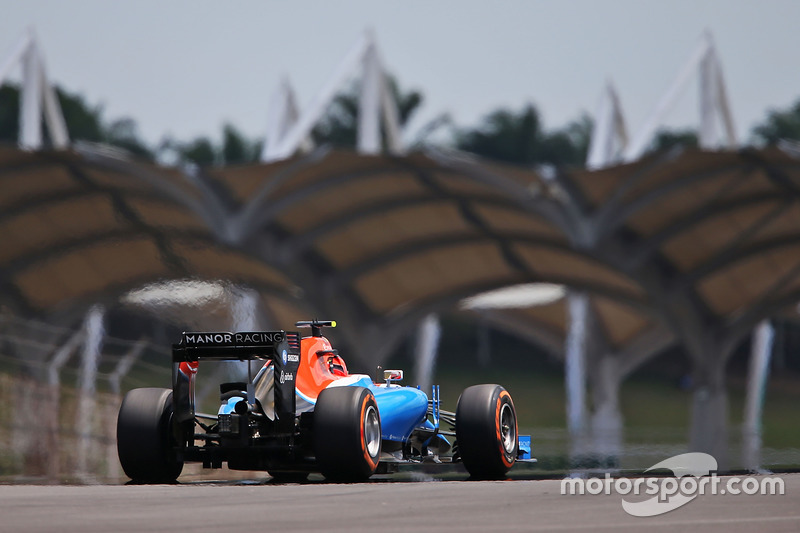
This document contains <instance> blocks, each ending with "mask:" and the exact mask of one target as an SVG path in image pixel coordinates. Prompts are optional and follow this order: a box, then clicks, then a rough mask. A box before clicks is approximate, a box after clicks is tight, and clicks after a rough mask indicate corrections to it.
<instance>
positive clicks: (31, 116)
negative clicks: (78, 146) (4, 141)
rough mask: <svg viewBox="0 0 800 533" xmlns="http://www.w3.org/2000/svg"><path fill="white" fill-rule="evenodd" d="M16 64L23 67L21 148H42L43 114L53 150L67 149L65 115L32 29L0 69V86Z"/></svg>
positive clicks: (20, 112) (67, 139)
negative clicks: (49, 79)
mask: <svg viewBox="0 0 800 533" xmlns="http://www.w3.org/2000/svg"><path fill="white" fill-rule="evenodd" d="M17 65H20V66H21V67H22V86H21V94H20V107H19V141H18V142H19V145H20V147H21V148H23V149H26V150H38V149H41V148H42V145H43V137H42V125H41V118H42V115H43V114H44V119H45V122H46V124H47V130H48V133H49V134H50V139H51V141H52V143H53V147H55V148H57V149H61V150H63V149H66V148H67V147H68V146H69V134H68V133H67V126H66V123H65V122H64V115H63V113H62V111H61V106H60V104H59V103H58V97H57V95H56V92H55V90H54V89H53V87H52V85H51V84H50V82H49V81H48V78H47V71H46V69H45V64H44V57H43V55H42V53H41V51H40V50H39V46H38V45H37V42H36V35H35V33H34V31H33V29H32V28H29V29H28V30H27V31H26V32H25V34H24V35H23V36H22V37H21V38H20V40H19V41H18V42H17V44H16V45H15V46H14V47H13V48H12V49H11V53H10V54H9V55H8V57H7V59H6V60H5V62H3V63H2V66H0V85H2V84H3V83H4V82H5V81H6V78H7V76H8V75H9V73H10V72H11V70H12V69H13V68H14V67H15V66H17Z"/></svg>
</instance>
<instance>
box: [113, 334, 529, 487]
mask: <svg viewBox="0 0 800 533" xmlns="http://www.w3.org/2000/svg"><path fill="white" fill-rule="evenodd" d="M296 326H297V327H298V328H311V335H310V336H309V337H305V338H302V339H301V338H300V336H299V335H298V334H297V333H296V332H286V331H267V332H240V333H228V332H211V333H184V334H183V338H182V340H181V342H180V343H179V344H175V345H173V348H172V354H173V357H172V360H173V372H172V374H173V379H172V390H170V389H158V388H144V389H134V390H132V391H130V392H129V393H128V394H127V395H126V396H125V398H124V400H123V402H122V406H121V407H120V411H119V418H118V420H117V450H118V453H119V460H120V463H121V464H122V468H123V470H124V471H125V474H127V475H128V477H130V478H131V479H133V480H134V481H137V482H144V483H160V482H171V481H174V480H175V479H176V478H177V477H178V475H179V474H180V473H181V470H182V468H183V464H184V462H185V461H192V462H201V463H202V464H203V466H204V467H206V468H221V466H222V463H223V462H227V464H228V468H230V469H234V470H263V471H267V472H269V474H270V475H271V476H272V477H274V478H277V479H279V480H286V481H293V480H294V481H296V480H302V479H305V477H307V476H308V473H309V472H321V473H322V474H323V475H324V476H325V478H326V479H331V480H339V481H360V480H365V479H367V478H368V477H370V476H371V475H372V474H373V473H375V472H376V471H377V472H380V473H388V472H394V471H396V470H397V468H398V465H399V464H402V463H414V462H428V463H442V462H450V463H455V462H462V463H463V464H464V466H465V467H466V469H467V471H468V472H469V473H470V475H471V476H472V477H473V478H479V479H498V478H502V477H503V476H505V474H506V472H508V470H509V469H510V468H511V467H512V466H513V465H514V462H515V461H516V460H517V459H518V458H519V459H525V458H530V437H527V438H522V439H518V435H517V417H516V412H515V410H514V402H513V401H512V400H511V396H510V395H509V394H508V392H507V391H506V390H505V389H504V388H503V387H501V386H499V385H476V386H473V387H469V388H467V389H466V390H464V392H463V393H462V394H461V397H460V398H459V400H458V406H457V408H456V411H455V413H453V412H448V411H444V410H441V409H440V408H439V387H438V386H434V387H433V391H432V395H431V398H430V399H429V398H428V397H427V396H426V394H425V393H424V392H422V391H421V390H419V389H418V388H412V387H403V386H400V385H398V384H397V383H396V382H397V381H400V380H402V378H403V372H402V371H401V370H386V371H383V376H382V378H383V379H382V380H381V381H380V382H377V383H375V382H373V380H372V379H371V378H370V377H369V376H366V375H363V374H350V373H348V371H347V366H346V365H345V362H344V360H343V359H342V358H341V357H340V356H339V354H338V352H337V351H336V350H334V349H333V348H332V347H331V344H330V342H328V339H326V338H325V337H323V336H322V328H323V327H325V326H335V322H331V321H305V322H297V324H296ZM202 360H216V361H224V360H227V361H247V362H248V363H247V365H248V367H250V366H251V365H250V361H252V360H263V361H265V363H264V364H263V366H262V367H261V369H260V370H259V371H258V373H257V374H256V375H255V377H254V378H253V379H248V381H247V382H236V383H222V384H221V385H220V407H219V411H218V413H217V414H216V415H208V414H200V413H197V412H195V400H194V382H195V376H196V374H197V369H198V365H199V362H200V361H202ZM379 370H380V369H379ZM442 421H444V422H445V423H446V424H447V425H448V426H449V430H445V429H443V428H441V427H440V423H441V422H442ZM448 437H450V438H453V437H455V441H454V442H453V443H452V444H451V443H450V441H449V440H448ZM520 442H522V446H521V445H520Z"/></svg>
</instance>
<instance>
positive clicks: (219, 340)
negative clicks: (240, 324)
mask: <svg viewBox="0 0 800 533" xmlns="http://www.w3.org/2000/svg"><path fill="white" fill-rule="evenodd" d="M283 350H286V354H285V355H290V354H292V355H300V336H299V335H298V334H297V332H294V331H290V332H287V331H240V332H238V333H231V332H228V331H212V332H185V333H184V334H183V336H182V338H181V342H180V343H178V344H173V345H172V360H173V362H177V363H181V362H184V361H186V362H190V361H199V360H201V359H212V360H217V361H245V360H250V359H272V360H273V361H274V360H275V359H281V360H283V358H284V354H283Z"/></svg>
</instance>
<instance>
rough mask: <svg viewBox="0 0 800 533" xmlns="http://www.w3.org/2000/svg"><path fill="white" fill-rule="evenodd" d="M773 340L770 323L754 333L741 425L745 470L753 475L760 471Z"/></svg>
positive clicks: (759, 327) (773, 329)
mask: <svg viewBox="0 0 800 533" xmlns="http://www.w3.org/2000/svg"><path fill="white" fill-rule="evenodd" d="M774 340H775V328H774V327H773V326H772V324H770V322H769V321H768V320H764V321H763V322H761V323H759V325H758V326H757V327H756V328H755V330H754V331H753V343H752V348H751V351H750V369H749V371H748V373H747V396H746V398H745V407H744V420H743V422H742V466H744V467H745V468H746V469H748V470H751V471H754V472H755V471H758V470H759V469H760V468H761V415H762V412H763V408H764V392H765V390H766V386H767V377H768V376H769V363H770V360H771V358H772V347H773V344H774Z"/></svg>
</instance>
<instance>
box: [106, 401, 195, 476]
mask: <svg viewBox="0 0 800 533" xmlns="http://www.w3.org/2000/svg"><path fill="white" fill-rule="evenodd" d="M171 419H172V391H171V390H169V389H157V388H147V389H134V390H132V391H130V392H129V393H128V394H126V395H125V398H124V399H123V400H122V406H121V407H120V409H119V417H118V418H117V453H118V454H119V462H120V464H121V465H122V469H123V470H124V471H125V474H126V475H127V476H128V477H129V478H131V479H132V480H134V481H136V482H139V483H171V482H174V481H175V480H176V479H177V478H178V476H179V475H180V473H181V470H183V460H180V459H178V456H177V454H176V453H175V449H174V444H175V439H174V438H173V437H172V431H171V427H170V426H171Z"/></svg>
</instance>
